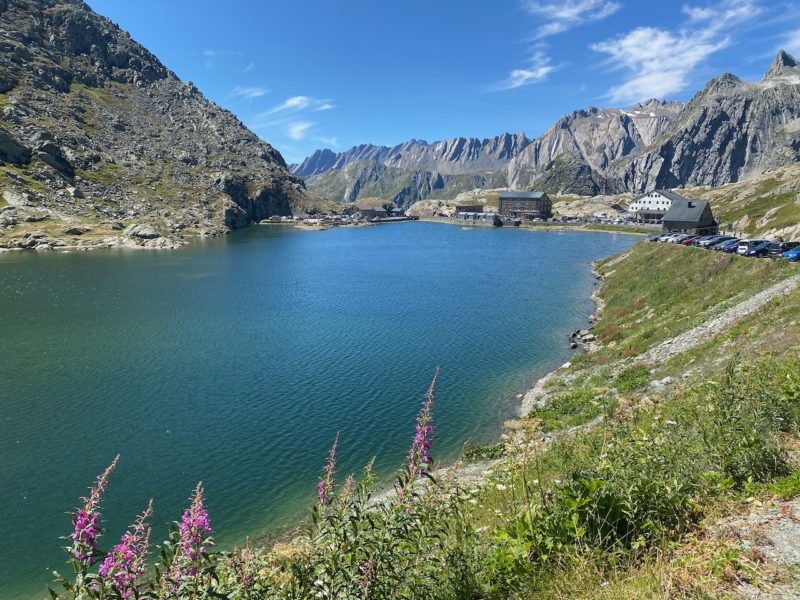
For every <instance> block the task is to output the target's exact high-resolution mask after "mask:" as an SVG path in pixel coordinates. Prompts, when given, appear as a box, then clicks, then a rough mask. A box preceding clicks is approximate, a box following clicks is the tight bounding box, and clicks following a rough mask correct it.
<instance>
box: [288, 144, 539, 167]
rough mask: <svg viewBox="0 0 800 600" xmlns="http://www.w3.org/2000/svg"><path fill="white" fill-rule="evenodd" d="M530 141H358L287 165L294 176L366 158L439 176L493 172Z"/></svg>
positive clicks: (319, 152) (320, 151)
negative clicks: (381, 143)
mask: <svg viewBox="0 0 800 600" xmlns="http://www.w3.org/2000/svg"><path fill="white" fill-rule="evenodd" d="M530 142H531V140H529V139H528V138H527V137H525V134H524V133H518V134H516V135H513V134H510V133H504V134H502V135H499V136H497V137H493V138H489V139H484V140H479V139H477V138H455V139H452V140H444V141H441V142H434V143H432V144H429V143H427V142H424V141H421V140H411V141H409V142H405V143H403V144H398V145H397V146H393V147H391V148H390V147H388V146H373V145H371V144H362V145H360V146H354V147H353V148H351V149H350V150H347V151H346V152H339V153H334V152H331V151H330V150H317V151H316V152H314V154H312V155H311V156H309V157H308V158H307V159H306V160H304V161H303V162H302V163H300V164H297V165H291V166H290V167H289V168H290V169H291V171H292V173H294V174H295V175H297V176H298V177H310V176H312V175H319V174H321V173H325V172H327V171H332V170H335V169H342V168H344V167H345V166H346V165H348V164H350V163H353V162H357V161H364V160H370V161H375V162H378V163H380V164H382V165H385V166H387V167H393V168H396V169H405V170H408V171H435V172H436V173H438V174H440V175H464V174H473V173H482V172H493V171H497V170H498V169H500V168H501V167H503V166H504V165H505V164H507V163H508V161H509V160H511V159H512V158H513V157H515V156H517V155H518V154H519V153H520V152H521V151H522V150H523V149H524V148H525V147H526V146H527V145H528V144H530Z"/></svg>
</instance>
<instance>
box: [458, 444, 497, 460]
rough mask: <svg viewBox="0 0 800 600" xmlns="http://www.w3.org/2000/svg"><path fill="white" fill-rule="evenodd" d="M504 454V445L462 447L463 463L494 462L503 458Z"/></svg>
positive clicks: (470, 445) (468, 445) (467, 445)
mask: <svg viewBox="0 0 800 600" xmlns="http://www.w3.org/2000/svg"><path fill="white" fill-rule="evenodd" d="M505 454H506V446H505V444H489V445H479V444H466V445H465V446H464V453H463V459H464V462H467V463H472V462H478V461H482V460H495V459H498V458H503V457H504V456H505Z"/></svg>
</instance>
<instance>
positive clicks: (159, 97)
mask: <svg viewBox="0 0 800 600" xmlns="http://www.w3.org/2000/svg"><path fill="white" fill-rule="evenodd" d="M0 47H2V53H0V92H1V93H2V96H0V101H1V103H0V106H2V113H1V117H2V118H0V161H2V163H3V164H2V165H0V193H2V194H4V195H5V196H7V199H6V201H5V202H6V203H7V204H12V206H13V207H14V209H15V210H23V211H24V210H37V211H40V212H41V213H42V214H45V215H47V217H48V218H49V219H51V220H67V221H75V220H78V221H81V220H86V221H92V222H98V221H99V222H100V223H101V227H100V229H103V228H105V229H106V230H108V231H112V230H113V231H116V230H118V229H119V228H118V227H116V225H115V224H122V225H123V226H127V225H128V224H129V223H134V222H140V221H145V222H148V223H150V224H151V225H152V226H154V227H156V229H158V230H159V231H160V232H161V234H162V235H163V236H167V237H173V238H174V237H180V236H181V235H183V234H187V233H220V232H222V231H224V230H225V229H227V228H235V227H241V226H245V225H247V224H249V223H251V222H254V221H258V220H259V219H263V218H264V217H268V216H270V215H273V214H281V215H285V214H291V212H292V211H293V210H295V209H298V208H300V209H302V208H303V207H304V206H306V205H309V204H312V203H313V201H314V198H313V196H311V195H310V194H308V193H307V192H306V190H305V185H304V183H303V181H302V180H300V179H298V178H296V177H294V176H293V175H291V174H290V173H289V172H288V170H287V168H286V164H285V162H284V160H283V158H282V157H281V155H280V154H279V153H278V152H277V151H276V150H275V149H274V148H273V147H272V146H270V145H269V144H267V143H266V142H264V141H262V140H261V139H260V138H258V137H257V136H256V135H255V134H254V133H252V132H251V131H250V130H248V129H247V128H246V127H245V126H244V125H243V124H242V123H241V122H240V121H239V120H238V119H237V118H236V117H235V116H234V115H232V114H231V113H230V112H228V111H226V110H224V109H222V108H220V107H219V106H217V105H216V104H214V103H212V102H210V101H209V100H207V99H206V98H205V97H204V96H203V95H202V94H201V93H200V92H199V91H198V90H197V88H196V87H195V86H194V85H192V84H191V83H183V82H181V81H180V80H179V79H178V78H177V77H176V76H175V75H174V74H173V73H172V72H171V71H169V70H168V69H167V68H166V67H165V66H164V65H162V64H161V63H160V62H159V61H158V59H157V58H156V57H155V56H153V55H152V54H151V53H150V52H148V51H147V50H146V49H145V48H143V47H142V46H140V45H139V44H137V43H136V42H135V41H133V40H132V39H131V37H130V36H129V35H128V34H127V33H125V32H124V31H122V30H120V29H119V28H118V27H117V26H116V25H114V24H113V23H112V22H111V21H109V20H108V19H106V18H104V17H101V16H99V15H97V14H96V13H94V12H93V11H92V10H91V9H90V8H89V7H88V6H87V5H86V4H84V3H83V2H81V1H80V0H8V2H6V3H3V2H0ZM8 198H11V199H13V202H9V201H8ZM2 206H3V202H0V209H1V208H2ZM0 236H5V237H13V236H14V230H13V228H10V229H9V228H6V229H3V228H0ZM1 241H2V238H0V242H1Z"/></svg>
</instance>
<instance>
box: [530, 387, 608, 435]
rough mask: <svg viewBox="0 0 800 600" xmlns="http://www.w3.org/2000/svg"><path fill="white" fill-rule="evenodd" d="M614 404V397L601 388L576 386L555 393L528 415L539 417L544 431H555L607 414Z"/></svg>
mask: <svg viewBox="0 0 800 600" xmlns="http://www.w3.org/2000/svg"><path fill="white" fill-rule="evenodd" d="M615 406H616V399H614V398H613V396H610V395H609V394H608V393H607V392H606V391H605V390H603V389H602V388H601V389H598V388H592V387H577V388H574V389H571V390H568V391H565V392H561V393H559V394H556V395H555V396H553V397H552V398H550V399H548V401H547V403H546V404H545V405H544V406H543V407H542V408H534V409H533V410H531V411H530V413H528V417H529V418H536V419H540V420H541V427H542V429H543V430H544V431H557V430H559V429H564V428H569V427H575V426H577V425H583V424H585V423H588V422H589V421H591V420H592V419H594V418H596V417H598V416H600V415H607V414H609V413H610V412H611V411H612V410H613V409H614V407H615Z"/></svg>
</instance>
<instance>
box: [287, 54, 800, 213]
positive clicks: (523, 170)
mask: <svg viewBox="0 0 800 600" xmlns="http://www.w3.org/2000/svg"><path fill="white" fill-rule="evenodd" d="M526 139H527V138H526ZM409 144H412V143H409ZM359 148H371V149H372V150H370V153H369V155H368V156H367V157H366V158H367V159H369V160H375V161H378V162H380V161H382V160H386V157H387V156H390V157H392V160H393V162H394V165H395V166H396V165H405V168H406V169H409V170H412V171H413V172H417V173H419V172H423V171H425V170H426V169H428V168H429V166H426V164H425V163H418V164H415V163H414V161H413V157H414V156H415V153H413V152H409V151H408V146H407V145H402V144H401V145H400V146H397V147H395V148H394V149H393V150H394V154H392V153H389V152H387V151H383V152H378V151H375V150H374V148H376V147H359ZM378 148H381V147H378ZM354 150H355V149H354ZM323 152H324V158H325V160H317V161H316V163H315V165H314V171H315V173H317V174H315V175H311V176H308V177H307V184H308V186H309V189H312V190H317V191H320V192H321V193H326V192H327V191H328V190H330V189H332V188H337V187H341V186H336V185H333V184H332V181H333V180H334V179H335V177H336V175H335V173H336V172H337V169H339V170H340V169H341V167H340V166H338V165H341V164H347V161H348V160H349V159H350V157H352V156H356V155H358V156H361V154H359V153H356V154H353V153H352V151H348V152H345V153H340V154H334V153H333V152H330V151H320V152H317V153H315V155H314V156H316V157H318V158H320V157H322V156H323V154H322V153H323ZM505 156H509V158H508V160H507V163H506V164H505V165H504V166H503V167H502V168H501V169H500V170H498V171H497V172H495V173H492V174H491V175H490V174H488V173H486V172H480V174H481V175H482V176H483V177H484V178H486V179H487V180H490V181H491V182H492V183H493V184H495V185H497V184H498V182H499V185H501V186H504V187H512V188H516V189H525V188H530V187H534V186H536V187H539V188H542V189H546V190H547V191H549V192H553V193H576V194H581V195H593V194H600V193H619V192H625V191H630V192H637V193H638V192H643V191H648V190H652V189H656V188H675V187H686V186H696V185H705V186H719V185H724V184H727V183H733V182H737V181H745V180H749V179H752V178H756V177H759V176H760V175H762V174H763V173H765V172H767V171H769V170H771V169H774V168H777V167H781V166H783V165H786V164H791V163H793V162H797V161H798V160H800V66H799V65H798V62H797V61H796V60H795V59H794V58H793V57H791V56H790V55H788V54H787V53H786V52H784V51H781V52H779V53H778V55H777V56H776V58H775V60H774V61H773V63H772V65H771V66H770V67H769V69H768V71H767V73H766V75H765V76H764V79H763V80H762V81H760V82H756V83H748V82H744V81H742V80H740V79H739V78H737V77H735V76H734V75H730V74H725V75H721V76H719V77H717V78H715V79H713V80H712V81H710V82H709V83H708V84H707V86H706V88H705V89H704V90H703V91H702V92H700V93H698V94H697V95H696V96H695V97H694V98H693V99H692V100H691V101H690V102H689V103H687V104H685V105H684V104H681V103H677V102H662V101H658V100H650V101H648V102H645V103H642V104H639V105H637V106H635V107H633V108H632V109H627V110H622V109H597V108H590V109H586V110H579V111H575V112H573V113H571V114H569V115H566V116H564V117H562V118H561V119H559V120H558V121H557V122H556V123H555V125H553V127H551V128H550V129H549V130H548V131H546V132H545V133H544V134H543V135H542V136H540V137H538V138H536V139H535V140H529V141H528V143H526V144H524V145H519V146H518V147H517V151H516V152H515V153H513V155H509V154H506V155H505ZM307 162H308V161H307ZM303 164H306V163H303ZM381 164H384V163H381ZM386 164H387V165H388V162H387V163H386ZM428 164H429V163H428ZM446 164H447V161H443V163H442V164H434V165H433V170H432V173H436V174H441V173H444V172H446V169H447V168H448V167H447V166H446ZM306 166H308V165H306ZM465 168H466V169H468V168H469V163H468V162H461V163H460V165H459V173H461V174H462V175H469V174H470V172H469V171H468V170H467V171H465V170H464V169H465ZM321 170H326V171H327V172H326V175H327V177H326V178H325V186H322V187H320V186H319V184H318V181H319V179H318V178H319V177H320V175H319V173H320V171H321ZM477 173H479V171H474V172H472V174H477ZM394 178H395V179H397V174H394ZM357 188H358V182H353V184H352V185H351V186H350V187H349V188H348V189H351V190H352V189H357ZM434 189H435V194H436V196H437V197H440V198H442V199H449V198H453V197H454V196H455V195H456V194H457V193H458V191H457V190H455V189H451V188H450V187H449V184H448V182H447V181H444V182H443V185H442V186H440V187H438V188H434ZM403 193H404V195H405V196H410V195H419V196H420V197H422V198H424V197H425V195H424V190H404V191H403ZM353 196H354V195H353V194H352V193H351V194H349V195H348V196H347V197H343V198H338V197H337V198H336V199H337V200H353V199H356V198H354V197H353Z"/></svg>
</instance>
